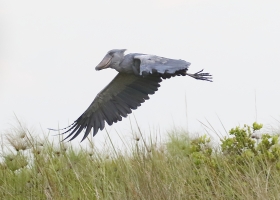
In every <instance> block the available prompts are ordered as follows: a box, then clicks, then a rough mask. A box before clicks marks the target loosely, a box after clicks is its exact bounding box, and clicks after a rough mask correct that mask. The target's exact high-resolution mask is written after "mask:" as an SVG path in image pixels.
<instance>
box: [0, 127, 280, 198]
mask: <svg viewBox="0 0 280 200" xmlns="http://www.w3.org/2000/svg"><path fill="white" fill-rule="evenodd" d="M261 128H262V125H261V124H257V123H254V124H253V126H252V127H250V126H248V125H244V127H236V128H233V129H231V130H230V131H229V135H230V136H229V137H227V138H224V139H222V140H221V142H220V146H219V148H213V147H212V146H211V145H210V139H209V138H208V137H207V136H202V137H198V138H195V139H190V138H189V137H188V135H187V134H186V133H177V134H174V133H173V134H170V136H169V139H168V141H167V142H166V143H164V144H157V143H155V142H152V140H150V141H145V140H143V138H136V139H135V141H134V144H133V145H130V149H129V150H127V151H122V152H120V151H117V150H116V149H114V148H111V149H112V150H111V151H107V150H106V152H102V151H98V150H97V149H95V147H94V145H93V144H92V143H90V148H89V149H79V150H75V149H74V147H72V146H71V145H68V146H66V144H67V143H65V142H62V143H60V145H58V146H55V145H54V144H53V143H51V142H50V141H48V140H45V141H43V142H40V141H38V140H36V139H35V138H33V137H32V136H31V135H30V134H28V131H27V130H25V129H19V130H17V131H16V133H14V134H12V135H11V134H10V135H9V136H7V139H6V140H5V142H3V145H2V148H3V149H4V147H5V148H7V147H8V144H9V148H10V151H7V150H3V153H2V155H1V160H2V161H1V163H0V199H255V200H256V199H280V192H279V191H280V159H279V156H280V146H279V136H278V135H272V134H263V135H262V137H261V138H258V137H256V136H255V135H254V133H255V132H256V131H257V130H260V129H261ZM111 144H112V143H111ZM11 148H13V150H12V149H11Z"/></svg>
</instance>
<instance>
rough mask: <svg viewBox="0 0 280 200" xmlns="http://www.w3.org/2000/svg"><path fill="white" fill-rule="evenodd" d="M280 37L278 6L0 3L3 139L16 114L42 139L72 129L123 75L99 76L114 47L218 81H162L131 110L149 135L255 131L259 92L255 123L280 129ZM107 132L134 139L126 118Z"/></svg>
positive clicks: (235, 0) (236, 1) (151, 1)
mask: <svg viewBox="0 0 280 200" xmlns="http://www.w3.org/2000/svg"><path fill="white" fill-rule="evenodd" d="M279 36H280V3H279V1H276V0H275V1H258V0H247V1H244V0H231V1H225V0H213V1H208V0H191V1H183V0H176V1H174V0H172V1H168V0H165V1H160V0H141V1H128V0H119V1H109V0H104V1H66V0H61V1H54V0H49V1H44V2H43V1H35V0H25V1H20V0H18V1H16V0H15V1H9V0H0V132H1V133H5V130H7V129H8V128H9V124H10V123H12V124H14V114H13V113H15V114H16V115H17V116H18V117H19V118H20V119H21V120H23V121H24V122H25V123H27V124H28V125H29V126H33V127H35V129H36V128H37V130H38V133H40V134H42V131H41V129H40V126H41V128H42V130H44V131H46V132H47V128H48V127H51V128H56V127H57V124H58V123H59V124H60V126H61V127H63V126H66V125H68V124H69V123H72V121H73V120H76V119H77V118H78V117H79V116H80V115H81V114H82V113H83V112H84V110H85V109H86V108H87V107H88V106H89V104H90V103H91V102H92V100H93V99H94V97H95V95H96V94H97V93H98V92H99V91H100V90H101V89H102V88H103V87H105V86H106V84H108V83H109V82H110V81H111V80H112V79H113V77H114V76H115V75H116V74H117V72H116V71H114V70H111V69H108V70H103V71H100V72H97V71H95V69H94V68H95V66H96V65H97V64H98V63H99V62H100V60H101V59H102V58H103V56H104V55H105V54H106V52H107V51H108V50H110V49H115V48H126V49H128V51H127V53H134V52H139V53H150V54H155V55H159V56H164V57H167V58H174V59H184V60H186V61H189V62H191V63H192V65H191V67H190V72H196V71H199V70H200V69H202V68H204V69H205V71H206V72H210V73H211V74H213V76H214V82H213V83H209V82H204V81H197V80H195V79H192V78H190V77H176V78H173V79H170V80H167V81H164V82H163V83H162V84H161V87H160V89H159V91H158V92H157V93H156V94H155V95H153V96H151V98H150V100H149V101H147V102H145V103H144V104H143V105H142V106H141V107H140V108H138V109H137V110H135V111H133V113H134V115H135V117H136V118H137V121H138V124H139V125H140V127H141V128H142V130H143V131H144V132H145V133H149V132H150V130H152V131H154V130H157V132H160V134H162V135H164V134H165V133H166V130H168V129H171V128H172V127H173V126H176V127H183V128H186V129H188V130H189V131H191V132H192V133H195V132H202V131H203V126H202V125H201V124H200V122H199V121H202V122H204V123H207V120H208V121H209V122H210V123H211V124H212V125H213V126H214V128H215V129H216V130H219V131H221V132H222V131H223V128H222V126H221V124H220V122H219V120H218V117H219V118H220V119H221V120H222V122H223V124H224V126H225V127H226V129H230V128H232V127H234V126H236V125H239V124H241V125H242V124H244V123H249V124H251V123H252V122H254V121H255V120H256V110H255V94H256V100H257V101H256V102H257V104H256V108H257V120H258V121H259V122H262V123H264V124H265V125H266V126H267V127H269V126H274V125H275V126H277V125H278V123H277V122H276V121H275V120H274V119H273V118H275V119H277V120H280V116H279V110H280V109H279V108H280V106H279V102H280V94H279V86H280V78H279V73H280V70H279V67H280V38H279ZM186 102H187V103H186ZM186 105H187V106H186ZM186 107H187V108H186ZM130 116H131V117H132V118H131V119H132V121H134V119H133V115H130ZM186 116H187V117H186ZM217 116H218V117H217ZM107 128H108V130H109V131H110V135H111V136H113V137H114V135H116V133H115V132H116V131H118V132H119V134H121V135H127V136H128V137H131V138H132V136H129V134H130V132H131V130H130V125H129V119H124V120H123V121H122V122H119V123H117V124H114V125H113V126H112V127H108V126H107ZM134 129H136V127H135V125H134ZM104 135H106V133H105V132H104V131H103V132H99V133H98V134H97V136H96V137H95V138H94V141H96V142H98V141H102V138H103V136H104ZM79 140H80V138H79V139H78V140H77V141H79Z"/></svg>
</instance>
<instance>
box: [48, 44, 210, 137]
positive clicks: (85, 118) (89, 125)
mask: <svg viewBox="0 0 280 200" xmlns="http://www.w3.org/2000/svg"><path fill="white" fill-rule="evenodd" d="M124 52H125V49H113V50H111V51H109V52H108V53H107V54H106V55H105V57H104V58H103V60H102V61H101V62H100V63H99V64H98V65H97V67H96V70H102V69H105V68H113V69H115V70H117V71H118V72H119V73H118V74H117V76H116V77H115V78H114V79H113V80H112V81H111V82H110V83H109V84H108V85H107V86H106V87H105V88H104V89H103V90H102V91H100V92H99V93H98V95H97V96H96V97H95V99H94V100H93V102H92V103H91V105H90V106H89V107H88V109H87V110H86V111H85V112H84V113H83V114H82V115H81V116H80V117H79V118H78V119H77V120H76V121H74V123H73V124H71V125H70V126H68V127H66V128H64V129H67V130H66V131H65V132H63V133H62V134H65V133H69V135H68V136H67V137H66V138H65V139H68V138H70V140H73V139H74V138H76V137H77V136H78V135H79V134H80V133H81V132H82V130H84V129H85V133H84V137H83V139H82V141H83V140H84V139H85V138H86V137H87V136H88V135H89V133H90V131H91V130H92V131H93V136H95V135H96V133H97V132H98V130H103V129H104V127H105V121H106V122H107V124H108V125H112V124H113V123H116V122H118V121H121V120H122V117H126V116H127V115H128V114H130V113H131V112H132V111H131V110H135V109H136V108H137V107H139V106H140V105H141V103H144V101H145V100H148V99H149V95H151V94H154V93H155V91H157V90H158V88H159V87H160V82H161V81H162V79H167V78H171V77H174V76H185V75H188V76H191V77H193V78H195V79H198V80H205V81H212V80H211V79H212V76H211V75H210V74H209V73H202V71H203V70H201V71H199V72H197V73H195V74H189V73H187V70H188V68H189V66H190V64H191V63H189V62H186V61H184V60H175V59H168V58H163V57H159V56H155V55H147V54H138V53H132V54H127V55H124ZM51 130H55V129H51ZM59 130H62V129H59ZM56 131H57V130H56ZM65 139H64V140H65Z"/></svg>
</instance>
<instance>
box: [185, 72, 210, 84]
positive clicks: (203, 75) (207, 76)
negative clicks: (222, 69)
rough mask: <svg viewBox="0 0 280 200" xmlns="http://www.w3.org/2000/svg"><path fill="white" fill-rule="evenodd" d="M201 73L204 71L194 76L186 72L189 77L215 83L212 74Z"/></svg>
mask: <svg viewBox="0 0 280 200" xmlns="http://www.w3.org/2000/svg"><path fill="white" fill-rule="evenodd" d="M201 72H203V69H202V70H200V71H199V72H196V73H194V74H189V73H187V72H186V75H188V76H190V77H193V78H195V79H198V80H203V81H210V82H213V81H212V75H211V74H209V73H201Z"/></svg>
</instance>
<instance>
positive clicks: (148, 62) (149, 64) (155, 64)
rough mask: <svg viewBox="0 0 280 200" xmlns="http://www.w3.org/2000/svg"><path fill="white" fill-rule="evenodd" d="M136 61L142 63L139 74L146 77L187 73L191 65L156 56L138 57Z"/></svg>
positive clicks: (182, 61)
mask: <svg viewBox="0 0 280 200" xmlns="http://www.w3.org/2000/svg"><path fill="white" fill-rule="evenodd" d="M134 59H138V60H139V61H140V63H139V64H140V67H139V74H140V75H144V76H145V75H148V74H153V73H159V74H175V73H176V72H178V71H182V70H183V71H187V70H188V68H189V66H190V65H191V63H189V62H187V61H185V60H175V59H169V58H164V57H159V56H155V55H136V56H134Z"/></svg>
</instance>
